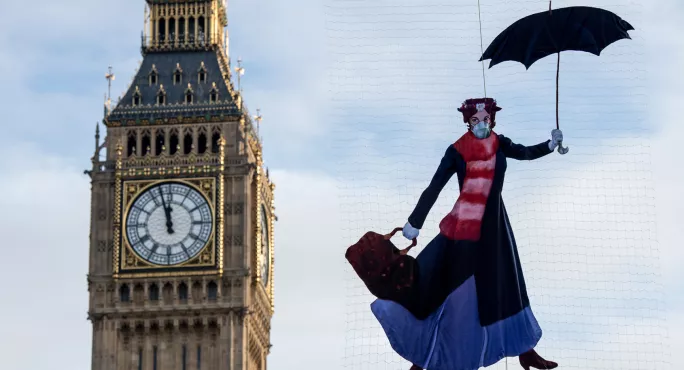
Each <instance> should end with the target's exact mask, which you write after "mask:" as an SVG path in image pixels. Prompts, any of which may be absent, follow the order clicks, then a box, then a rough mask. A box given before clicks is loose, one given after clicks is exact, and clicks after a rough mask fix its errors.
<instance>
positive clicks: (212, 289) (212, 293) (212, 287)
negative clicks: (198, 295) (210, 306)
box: [207, 281, 218, 301]
mask: <svg viewBox="0 0 684 370" xmlns="http://www.w3.org/2000/svg"><path fill="white" fill-rule="evenodd" d="M217 296H218V287H217V286H216V283H215V282H213V281H210V282H209V284H208V285H207V298H208V299H209V300H210V301H215V300H216V297H217Z"/></svg>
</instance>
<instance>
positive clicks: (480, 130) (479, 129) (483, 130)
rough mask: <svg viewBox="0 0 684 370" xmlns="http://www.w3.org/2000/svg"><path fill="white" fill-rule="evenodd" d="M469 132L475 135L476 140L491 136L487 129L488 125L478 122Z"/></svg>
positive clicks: (489, 130)
mask: <svg viewBox="0 0 684 370" xmlns="http://www.w3.org/2000/svg"><path fill="white" fill-rule="evenodd" d="M471 131H472V132H473V134H475V137H476V138H478V139H486V138H488V137H489V134H491V132H492V129H491V128H490V127H489V123H486V122H483V121H480V122H479V123H478V124H477V125H475V126H473V128H471Z"/></svg>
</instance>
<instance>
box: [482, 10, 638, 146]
mask: <svg viewBox="0 0 684 370" xmlns="http://www.w3.org/2000/svg"><path fill="white" fill-rule="evenodd" d="M631 30H634V27H632V26H631V25H630V24H629V23H627V22H626V21H624V20H623V19H622V18H620V17H618V16H617V15H615V14H614V13H611V12H609V11H607V10H604V9H599V8H592V7H586V6H575V7H568V8H561V9H555V10H553V11H552V10H551V2H550V1H549V11H548V12H542V13H537V14H533V15H530V16H527V17H525V18H523V19H520V20H518V21H517V22H515V23H513V24H512V25H511V26H510V27H508V28H507V29H506V30H504V31H503V32H501V34H499V36H497V37H496V38H495V39H494V41H492V43H491V45H489V47H488V48H487V50H485V52H484V53H483V54H482V57H481V58H480V61H484V60H487V59H491V62H490V63H489V68H492V67H493V66H495V65H497V64H499V63H501V62H505V61H514V62H520V63H522V64H524V65H525V68H527V69H529V68H530V66H531V65H532V64H534V62H536V61H538V60H539V59H541V58H544V57H546V56H549V55H551V54H558V63H557V66H556V128H560V127H559V123H558V78H559V76H560V53H561V52H562V51H566V50H576V51H586V52H588V53H592V54H594V55H601V51H603V49H605V48H606V47H607V46H608V45H610V44H612V43H614V42H615V41H618V40H621V39H630V37H629V34H628V33H627V31H631ZM558 152H559V153H561V154H565V153H567V152H568V148H563V146H562V145H559V146H558Z"/></svg>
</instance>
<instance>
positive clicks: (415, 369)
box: [409, 364, 423, 370]
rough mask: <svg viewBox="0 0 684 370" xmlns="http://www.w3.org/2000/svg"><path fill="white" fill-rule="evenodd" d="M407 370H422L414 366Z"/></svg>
mask: <svg viewBox="0 0 684 370" xmlns="http://www.w3.org/2000/svg"><path fill="white" fill-rule="evenodd" d="M409 370H423V368H422V367H420V366H418V365H416V364H413V366H411V369H409Z"/></svg>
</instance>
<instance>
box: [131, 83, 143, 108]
mask: <svg viewBox="0 0 684 370" xmlns="http://www.w3.org/2000/svg"><path fill="white" fill-rule="evenodd" d="M141 102H142V94H140V88H138V86H136V87H135V92H134V93H133V106H134V107H137V106H139V105H140V103H141Z"/></svg>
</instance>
